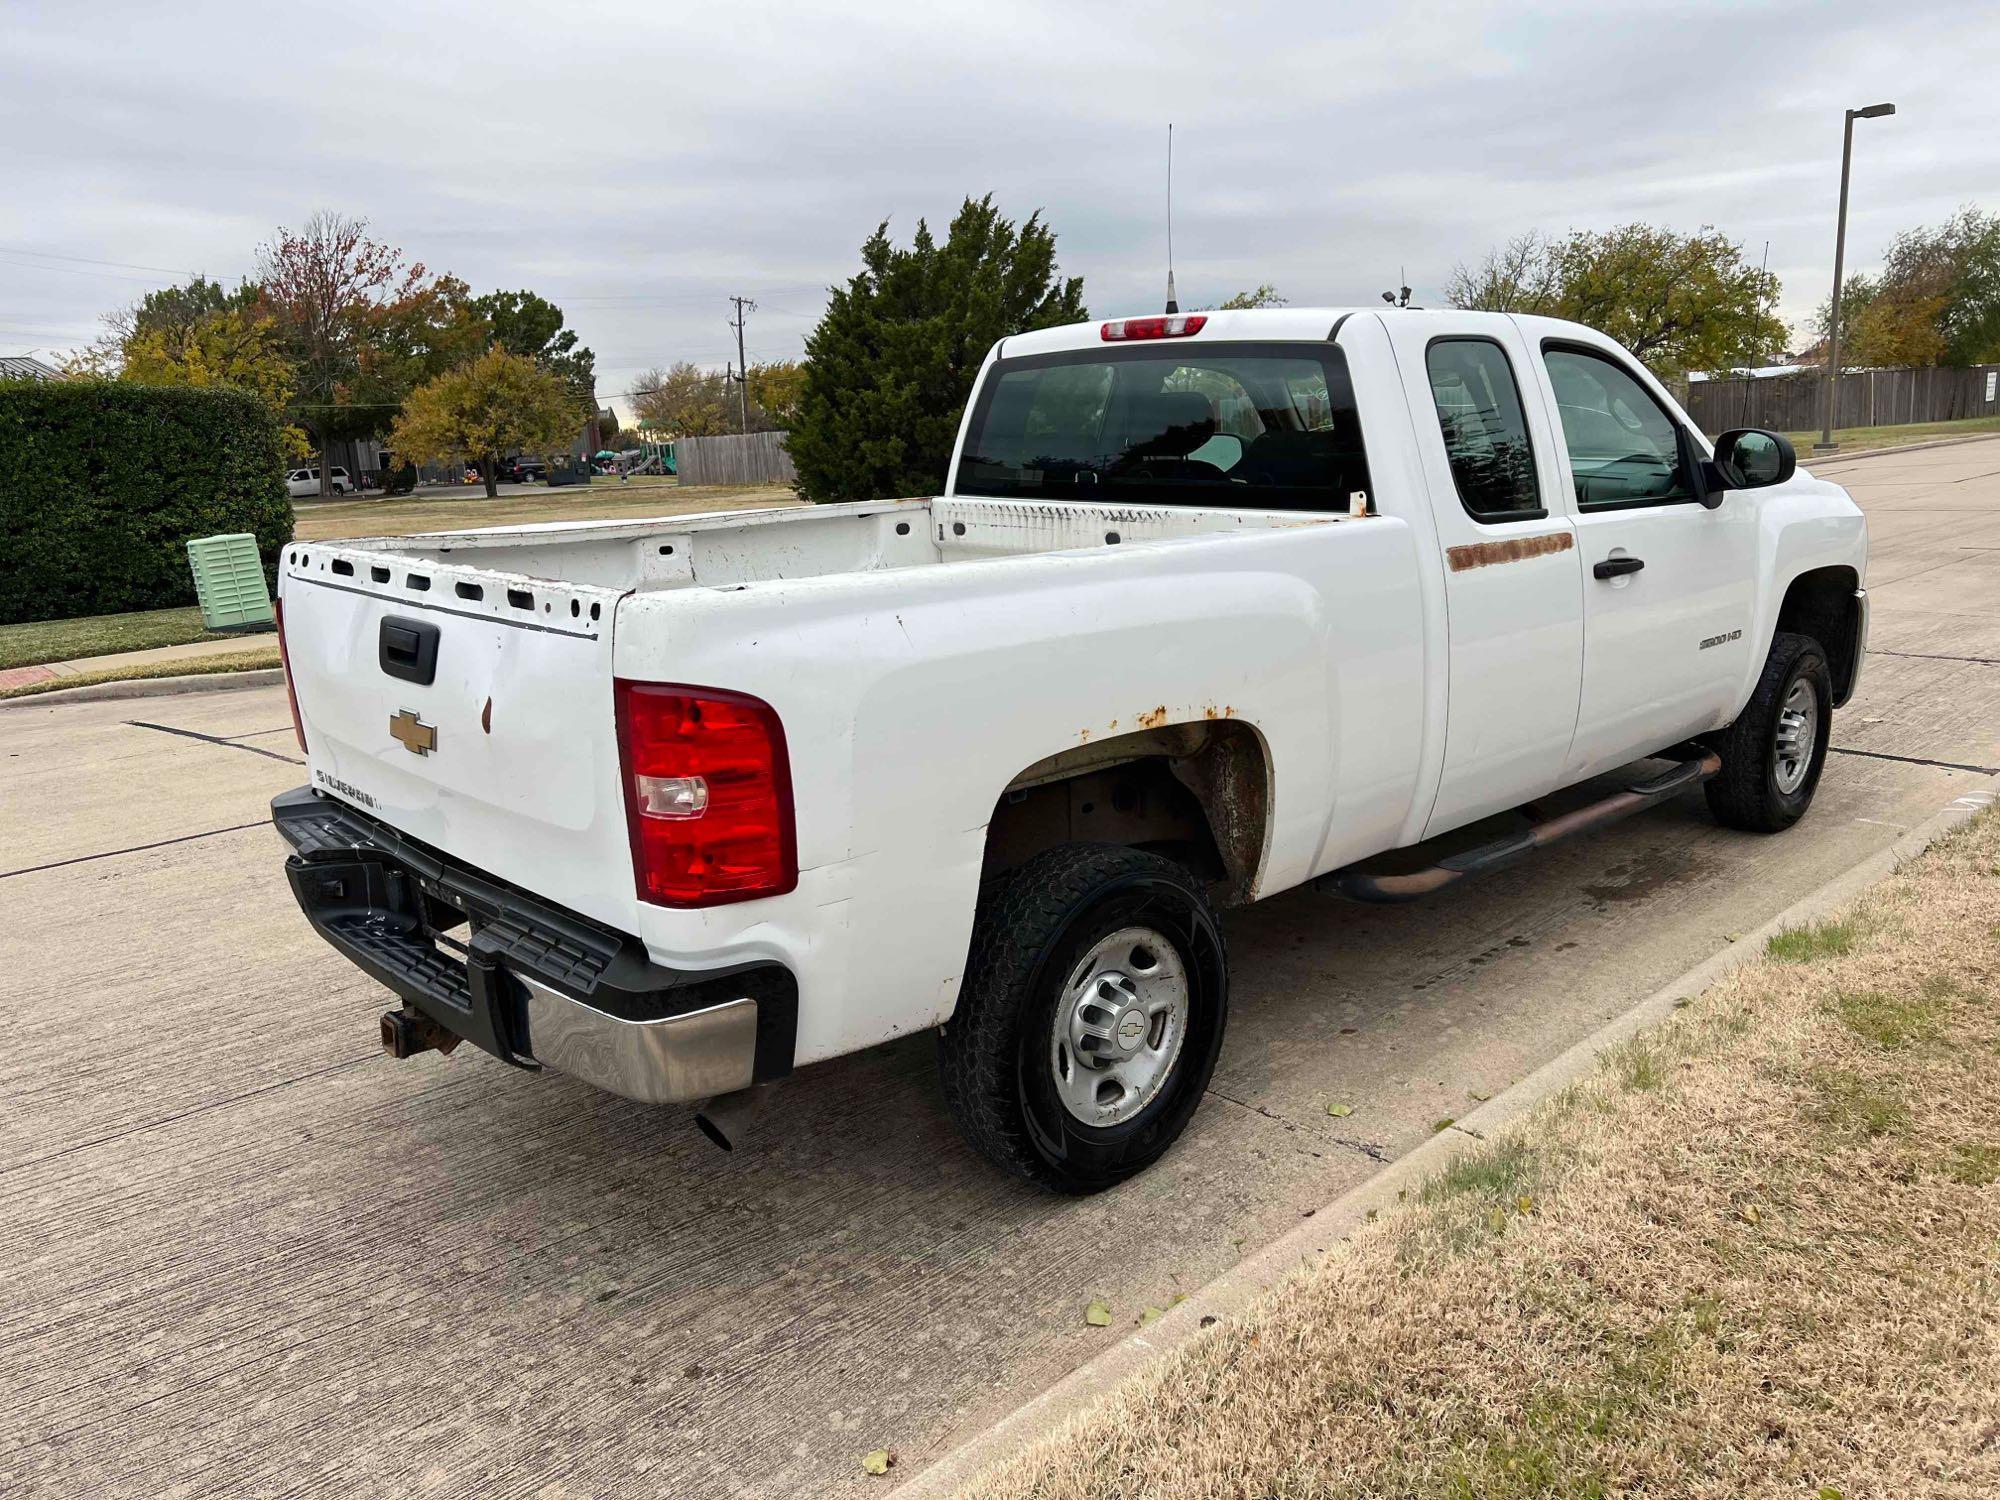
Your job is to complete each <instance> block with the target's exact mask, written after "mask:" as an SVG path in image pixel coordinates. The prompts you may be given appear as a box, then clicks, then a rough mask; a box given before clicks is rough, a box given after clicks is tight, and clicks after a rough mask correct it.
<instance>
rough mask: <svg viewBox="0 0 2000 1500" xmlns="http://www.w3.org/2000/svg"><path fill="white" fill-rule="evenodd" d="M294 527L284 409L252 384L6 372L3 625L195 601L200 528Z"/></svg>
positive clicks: (0, 462) (261, 538)
mask: <svg viewBox="0 0 2000 1500" xmlns="http://www.w3.org/2000/svg"><path fill="white" fill-rule="evenodd" d="M233 531H248V532H251V533H253V534H254V535H255V536H256V538H257V550H258V552H259V553H260V554H261V555H262V556H263V559H264V566H265V569H266V571H267V573H268V572H270V571H271V570H273V569H274V568H275V567H276V565H277V555H278V550H279V549H280V548H281V547H283V546H284V545H285V543H286V542H288V541H290V540H291V537H292V503H291V500H290V498H289V497H288V496H287V495H286V493H285V483H284V454H283V449H282V447H281V446H280V439H279V426H278V419H277V416H276V415H275V414H274V413H273V412H272V411H271V409H270V408H269V407H268V406H266V405H265V404H264V403H263V402H261V401H259V400H257V398H255V397H254V396H251V395H249V394H247V393H245V392H242V391H237V390H232V389H228V388H223V387H213V386H211V387H171V388H170V387H164V386H146V385H135V384H131V383H129V382H123V381H96V380H62V381H43V382H36V381H19V382H11V381H10V382H4V383H0V624H13V623H16V622H19V621H23V620H60V619H68V618H70V617H72V616H76V615H97V614H111V613H115V612H118V611H122V610H136V609H162V608H165V607H167V606H170V605H176V604H192V603H194V578H193V575H192V574H191V573H190V572H189V570H188V558H187V543H188V541H189V539H190V538H193V537H199V536H214V535H216V534H218V533H221V532H233Z"/></svg>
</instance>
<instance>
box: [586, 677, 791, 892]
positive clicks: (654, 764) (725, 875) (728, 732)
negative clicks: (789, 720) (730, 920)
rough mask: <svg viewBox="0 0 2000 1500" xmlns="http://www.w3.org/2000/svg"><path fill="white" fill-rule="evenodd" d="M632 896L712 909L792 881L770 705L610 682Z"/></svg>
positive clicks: (787, 812)
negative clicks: (635, 885) (628, 834)
mask: <svg viewBox="0 0 2000 1500" xmlns="http://www.w3.org/2000/svg"><path fill="white" fill-rule="evenodd" d="M612 699H613V703H614V706H615V708H616V711H617V715H618V754H619V760H620V764H621V767H622V769H623V772H624V777H625V817H626V821H627V823H628V824H629V825H630V828H631V833H632V872H633V875H634V876H635V877H636V879H637V882H638V888H639V899H640V900H641V901H650V902H652V903H653V904H654V905H656V906H717V905H720V904H721V903H722V902H725V901H747V900H749V899H750V898H751V897H753V896H778V895H782V894H784V893H785V892H786V891H789V890H791V889H792V888H793V887H795V886H796V885H797V884H798V883H799V860H798V849H797V845H796V843H795V839H794V832H793V820H792V773H791V763H790V761H789V760H788V759H787V758H786V755H785V731H784V726H782V725H781V724H780V723H779V722H778V716H777V714H776V713H774V712H773V711H772V709H771V706H770V705H769V704H768V703H764V702H762V701H760V700H759V699H756V698H751V697H748V696H746V695H745V694H742V693H724V692H718V691H716V690H715V689H713V688H691V687H675V686H671V685H668V684H665V683H653V682H626V681H625V680H623V679H622V678H621V679H618V680H616V681H614V682H613V683H612Z"/></svg>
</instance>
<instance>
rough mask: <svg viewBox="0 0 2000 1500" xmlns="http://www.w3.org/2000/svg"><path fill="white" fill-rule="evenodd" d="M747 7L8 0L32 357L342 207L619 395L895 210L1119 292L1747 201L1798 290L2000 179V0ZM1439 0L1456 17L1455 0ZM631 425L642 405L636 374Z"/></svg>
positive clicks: (1330, 291) (1397, 255) (789, 305)
mask: <svg viewBox="0 0 2000 1500" xmlns="http://www.w3.org/2000/svg"><path fill="white" fill-rule="evenodd" d="M1396 9H1397V8H1396V7H1393V6H1386V5H1382V4H1366V5H1352V4H1346V3H1329V0H1317V3H1313V0H1304V3H1296V4H1273V5H1257V4H1251V3H1247V0H1234V3H1230V4H1226V5H1225V4H1214V3H1207V4H1186V3H1181V0H1155V3H1152V4H1148V5H1145V6H1123V5H1119V6H1112V5H1094V4H1088V3H1084V0H1070V3H1051V4H1035V3H1001V4H988V5H984V6H978V7H964V8H962V9H961V8H960V7H957V6H953V5H950V4H936V3H932V4H924V5H916V4H908V3H896V4H887V3H877V4H867V3H863V4H858V5H857V4H854V3H851V0H843V3H838V4H833V3H829V4H776V5H764V4H755V3H742V4H722V5H715V4H708V5H703V6H699V7H693V6H677V5H673V4H661V3H657V0H654V3H648V4H628V3H625V0H595V3H592V4H589V5H584V6H574V5H567V4H554V3H549V0H540V3H535V4H529V3H525V0H486V3H483V4H479V5H477V6H474V5H471V4H463V5H434V4H425V3H421V0H397V3H381V0H342V3H340V4H337V5H302V4H294V3H280V4H271V3H269V0H264V3H255V4H203V3H199V0H191V3H186V4H174V5H161V4H159V3H158V0H142V3H135V4H126V3H99V0H0V28H4V29H0V35H4V38H5V41H4V44H3V45H0V140H4V141H5V143H6V146H5V150H4V154H0V353H10V354H12V353H26V352H29V351H31V350H41V351H44V352H47V351H61V350H64V349H67V348H69V347H71V346H74V345H77V344H80V343H84V342H87V341H88V340H89V339H90V338H91V337H92V336H94V334H95V333H96V332H97V320H98V317H99V315H100V314H101V313H103V312H104V311H105V310H106V309H108V308H111V307H113V306H116V305H119V304H122V303H127V302H130V301H133V300H135V299H136V298H138V297H139V296H141V295H142V294H143V293H144V292H145V291H146V290H147V289H148V288H149V287H154V286H160V285H165V284H168V283H170V282H172V281H175V280H179V279H185V277H186V275H187V274H188V273H191V272H195V271H200V272H205V273H206V274H208V275H210V276H212V277H216V278H219V279H221V280H224V281H226V282H231V283H233V282H234V281H235V280H236V279H237V278H238V277H240V276H242V275H243V274H245V273H246V272H248V271H249V270H250V269H251V268H252V265H253V263H254V261H255V258H256V249H257V246H258V244H259V243H260V242H261V241H263V240H265V239H267V238H269V237H270V235H271V232H272V230H273V229H274V227H275V226H277V225H281V224H294V225H295V224H298V223H300V222H302V221H303V220H304V219H305V218H306V217H307V216H308V215H309V214H311V213H312V212H313V211H314V210H315V209H320V208H328V209H334V210H337V211H339V212H342V213H346V214H351V215H354V216H356V217H364V218H366V219H368V220H369V221H370V224H371V227H372V230H373V232H374V233H375V235H376V236H377V237H379V238H381V239H383V240H385V241H387V242H389V243H391V244H394V245H397V246H400V247H401V248H402V249H403V250H404V251H405V252H406V253H407V254H409V255H410V256H411V257H412V258H414V259H417V260H421V261H423V262H424V263H425V264H426V265H427V266H429V267H430V268H431V269H432V270H434V271H450V272H451V273H453V274H455V275H457V276H460V277H462V278H464V279H465V280H466V281H468V282H469V283H471V285H472V286H473V288H474V290H475V291H486V290H490V289H492V288H495V287H521V286H525V287H530V288H533V289H534V290H535V291H538V292H541V293H542V294H544V295H545V296H548V297H550V298H551V299H553V300H555V301H556V302H558V303H559V304H560V305H561V306H562V307H563V308H564V309H565V310H566V311H567V312H568V314H569V319H570V323H571V325H572V326H574V327H575V328H576V329H577V330H578V332H579V333H580V334H581V336H582V338H583V340H584V342H586V343H587V344H589V345H590V346H591V347H592V348H593V349H595V350H596V351H597V357H598V358H597V367H598V372H599V381H598V391H599V395H600V397H601V398H604V399H611V398H614V397H616V396H617V394H618V393H620V392H622V391H624V390H626V389H627V388H628V387H629V386H630V385H631V384H632V380H633V377H634V376H635V375H636V374H637V373H638V372H639V371H640V370H642V369H644V368H646V367H647V366H649V365H654V364H661V365H664V364H668V363H670V362H672V361H674V360H676V359H691V360H694V361H696V362H698V363H702V364H711V365H720V364H721V363H722V361H723V360H724V359H725V357H727V356H730V355H732V354H733V352H734V346H733V343H732V337H733V336H732V335H731V334H730V333H729V331H728V329H727V328H726V326H725V323H726V320H727V318H728V315H729V308H728V304H727V302H726V301H725V298H726V297H727V296H728V295H729V294H730V293H732V292H740V293H744V294H747V295H750V296H752V297H755V298H756V300H757V302H758V304H759V306H758V310H757V312H756V313H755V314H753V315H752V317H751V320H750V325H749V335H748V344H749V350H750V355H751V358H752V359H759V358H763V359H777V358H786V357H791V356H796V355H797V354H798V353H799V352H800V348H801V340H802V339H803V336H804V335H805V333H806V332H807V330H808V329H810V327H811V326H812V324H813V322H814V321H815V320H816V318H817V315H818V311H819V309H820V307H821V305H822V303H823V301H824V289H825V288H826V287H827V285H829V284H830V283H833V282H836V281H842V280H845V279H846V278H847V277H848V276H849V275H850V274H852V272H853V269H854V267H855V264H856V249H857V247H858V246H859V244H860V242H861V240H862V239H863V238H864V237H865V236H866V235H867V234H868V232H869V231H870V230H871V229H872V228H873V227H874V226H875V224H876V223H877V221H879V220H881V219H883V218H887V219H889V220H890V222H891V225H892V231H893V232H894V233H896V234H897V235H898V236H899V237H904V236H907V234H908V233H909V231H910V230H911V229H913V228H914V227H915V224H916V222H917V220H918V219H919V218H920V217H927V218H929V219H930V221H931V223H932V224H933V226H935V227H941V226H942V224H943V222H944V221H946V220H948V219H949V218H950V216H951V213H952V211H953V209H954V208H955V207H956V206H957V204H958V202H959V200H960V199H961V198H962V197H963V196H964V195H966V194H967V193H974V194H977V193H981V192H986V191H991V192H992V193H994V195H995V196H996V199H997V201H998V202H999V203H1000V205H1001V206H1002V208H1003V209H1004V210H1005V211H1006V212H1007V213H1009V214H1010V215H1011V216H1017V217H1018V216H1025V215H1026V214H1028V213H1029V212H1031V211H1033V210H1035V209H1037V208H1039V209H1042V210H1043V211H1044V213H1045V215H1046V217H1047V218H1048V219H1049V221H1050V222H1051V223H1052V224H1053V225H1054V227H1055V229H1056V231H1057V233H1058V235H1059V238H1060V252H1061V260H1062V265H1063V269H1064V271H1065V272H1067V273H1070V274H1080V275H1082V276H1083V277H1084V285H1085V295H1086V298H1087V300H1088V302H1089V305H1090V308H1091V310H1092V312H1093V313H1096V314H1099V315H1105V314H1112V313H1121V312H1133V311H1152V310H1155V308H1156V305H1157V304H1158V302H1159V300H1160V297H1161V295H1162V284H1163V281H1164V275H1165V253H1166V236H1165V230H1164V214H1163V208H1164V204H1163V183H1164V147H1165V130H1166V124H1167V122H1168V121H1169V120H1172V121H1173V122H1174V123H1175V167H1176V172H1175V176H1176V182H1175V248H1176V251H1177V254H1178V258H1179V267H1178V270H1179V281H1180V290H1181V300H1182V302H1183V304H1185V305H1200V304H1202V303H1208V302H1214V301H1217V300H1220V299H1221V298H1223V297H1225V296H1227V295H1229V294H1230V293H1231V292H1234V291H1238V290H1240V289H1243V288H1246V287H1250V286H1254V285H1255V284H1257V283H1258V282H1260V281H1269V282H1273V283H1275V284H1276V285H1277V287H1278V289H1279V291H1280V292H1282V293H1283V294H1284V295H1285V296H1287V297H1289V298H1290V299H1291V300H1292V301H1293V302H1294V303H1295V304H1306V303H1322V302H1324V303H1341V302H1355V301H1367V302H1373V301H1374V300H1375V299H1376V298H1377V296H1378V294H1379V293H1380V291H1381V290H1382V289H1383V288H1385V287H1390V286H1393V285H1395V283H1396V279H1397V275H1398V272H1399V269H1400V270H1403V271H1405V272H1406V274H1407V276H1408V278H1409V282H1410V284H1411V286H1413V287H1414V288H1415V289H1416V293H1417V300H1419V301H1423V300H1437V299H1439V295H1440V290H1441V286H1442V283H1443V280H1444V278H1445V277H1446V276H1447V275H1448V274H1449V272H1450V270H1451V268H1452V266H1453V264H1454V263H1455V262H1458V261H1462V260H1463V261H1471V260H1476V259H1477V258H1478V257H1479V256H1480V255H1481V253H1482V252H1484V251H1485V250H1486V249H1487V248H1488V247H1489V246H1490V245H1492V244H1494V243H1496V242H1498V241H1501V240H1504V239H1506V238H1507V237H1508V236H1510V235H1513V234H1517V233H1519V232H1521V231H1523V230H1528V229H1542V230H1547V231H1552V232H1557V231H1561V230H1564V229H1567V228H1571V227H1575V228H1592V229H1596V228H1604V227H1607V226H1609V225H1612V224H1616V223H1621V222H1625V221H1629V220H1634V219H1644V220H1647V221H1650V222H1653V223H1658V224H1666V225H1671V226H1673V227H1674V228H1677V229H1682V230H1691V229H1695V228H1697V227H1699V226H1700V225H1702V224H1704V223H1712V224H1714V225H1716V226H1718V227H1719V228H1721V229H1722V230H1724V231H1725V232H1727V233H1728V234H1729V235H1731V236H1732V237H1734V238H1736V239H1738V240H1740V241H1741V242H1742V243H1743V245H1744V248H1745V253H1746V254H1747V256H1748V257H1749V258H1750V259H1751V260H1753V261H1755V260H1758V259H1760V258H1761V257H1762V256H1763V255H1764V253H1765V250H1764V247H1765V243H1766V241H1768V242H1769V245H1770V251H1769V253H1770V265H1771V269H1772V270H1774V271H1776V272H1777V273H1778V274H1779V275H1780V276H1782V277H1783V278H1784V284H1785V292H1784V303H1783V309H1782V310H1783V312H1784V313H1785V315H1786V316H1788V317H1791V318H1794V319H1799V318H1804V317H1806V316H1808V315H1809V314H1810V312H1811V310H1812V308H1813V307H1814V306H1815V305H1816V304H1817V303H1818V302H1819V301H1820V300H1821V299H1822V298H1823V297H1824V296H1825V295H1826V292H1827V289H1828V284H1829V281H1830V278H1831V276H1832V257H1833V220H1834V206H1835V199H1836V194H1837V189H1838V185H1839V160H1840V125H1841V110H1842V108H1843V107H1846V106H1858V105H1863V104H1870V103H1874V102H1876V101H1877V100H1885V99H1886V100H1893V101H1894V102H1895V103H1896V105H1897V106H1898V110H1899V113H1898V115H1897V116H1896V117H1895V118H1894V119H1888V120H1873V121H1863V122H1861V123H1860V124H1859V125H1858V126H1857V130H1856V134H1857V142H1856V151H1855V156H1856V162H1855V172H1854V190H1853V204H1852V208H1851V211H1850V223H1849V248H1848V263H1849V265H1850V267H1854V268H1859V269H1866V268H1868V267H1870V266H1871V265H1873V264H1874V263H1875V262H1876V261H1877V259H1878V258H1879V256H1880V254H1881V251H1882V249H1883V247H1884V246H1885V245H1886V243H1887V242H1888V240H1889V239H1890V237H1891V236H1892V235H1894V233H1895V232H1896V231H1897V230H1898V229H1901V228H1904V227H1906V226H1909V225H1913V224H1919V223H1926V222H1935V221H1937V220H1939V219H1941V218H1943V217H1945V216H1946V215H1948V214H1949V213H1950V212H1951V211H1952V210H1953V209H1954V208H1956V207H1957V206H1958V205H1960V204H1962V203H1967V202H1980V203H1983V204H1984V205H1985V206H1986V207H1988V208H2000V98H1996V90H1995V87H1994V80H1995V79H1996V78H2000V4H1996V3H1994V0H1957V3H1952V4H1942V3H1927V0H1814V3H1774V4H1767V5H1756V4H1749V3H1723V0H1716V3H1708V4H1684V5H1674V4H1666V3H1657V0H1655V3H1646V4H1621V3H1616V0H1595V3H1589V4H1438V5H1426V6H1423V7H1421V13H1420V14H1414V15H1409V16H1403V15H1396V14H1395V13H1394V12H1395V10H1396ZM1411 9H1412V10H1417V9H1418V8H1417V7H1412V8H1411ZM619 405H620V407H621V410H626V411H629V407H628V406H627V405H626V404H625V403H623V402H621V403H619Z"/></svg>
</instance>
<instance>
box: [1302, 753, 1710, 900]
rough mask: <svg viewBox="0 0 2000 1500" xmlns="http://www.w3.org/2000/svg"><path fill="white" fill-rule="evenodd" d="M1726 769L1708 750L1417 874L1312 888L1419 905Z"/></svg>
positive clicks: (1360, 876)
mask: <svg viewBox="0 0 2000 1500" xmlns="http://www.w3.org/2000/svg"><path fill="white" fill-rule="evenodd" d="M1721 769H1722V757H1721V756H1720V755H1717V754H1716V753H1715V752H1714V751H1713V750H1704V751H1702V752H1701V753H1700V754H1699V755H1698V756H1696V757H1695V758H1694V759H1692V760H1685V761H1682V762H1681V763H1680V764H1679V765H1678V766H1676V767H1674V769H1673V770H1671V771H1666V772H1662V773H1661V774H1660V775H1658V776H1655V777H1653V778H1651V779H1650V780H1647V781H1641V782H1636V783H1634V784H1633V785H1631V786H1628V787H1627V788H1625V790H1624V791H1622V792H1613V793H1612V794H1611V795H1610V796H1609V797H1605V798H1603V799H1602V800H1600V801H1597V802H1593V803H1591V804H1590V805H1589V806H1587V807H1579V808H1578V809H1576V811H1575V812H1566V813H1563V814H1561V815H1560V816H1559V817H1554V818H1549V819H1547V820H1545V821H1543V822H1540V823H1534V824H1531V825H1530V826H1528V827H1527V828H1524V829H1522V830H1521V831H1520V832H1519V833H1514V834H1509V835H1508V836H1507V837H1506V838H1503V839H1495V840H1494V841H1493V842H1492V843H1490V844H1481V845H1480V846H1479V847H1478V848H1477V849H1468V850H1466V851H1465V852H1464V853H1463V854H1454V855H1452V856H1451V857H1450V858H1449V859H1441V860H1439V861H1438V862H1437V863H1436V864H1434V865H1432V866H1430V868H1428V869H1424V870H1412V871H1410V872H1409V873H1408V874H1406V875H1371V874H1369V873H1368V872H1367V871H1365V870H1361V869H1357V868H1356V867H1355V866H1353V865H1349V866H1347V867H1346V868H1344V869H1339V870H1331V871H1329V872H1327V873H1326V874H1324V875H1322V876H1320V877H1319V879H1317V880H1315V881H1314V882H1313V884H1314V886H1315V887H1316V888H1318V889H1319V890H1323V891H1337V892H1338V893H1339V894H1341V895H1343V896H1347V897H1350V898H1351V899H1353V900H1355V901H1373V902H1399V901H1414V900H1416V899H1417V898H1418V897H1419V896H1428V895H1430V894H1431V892H1433V891H1441V890H1443V889H1444V888H1445V887H1446V886H1448V885H1456V884H1457V883H1458V882H1459V881H1461V880H1463V879H1465V877H1466V876H1468V875H1484V874H1486V873H1487V872H1488V871H1490V870H1504V869H1505V868H1507V866H1509V865H1511V864H1514V863H1516V862H1517V861H1519V860H1521V859H1525V858H1526V857H1527V856H1528V855H1530V854H1532V853H1534V852H1535V851H1536V850H1537V849H1546V848H1547V847H1548V846H1549V845H1551V844H1554V843H1560V842H1561V841H1562V840H1563V839H1566V838H1568V837H1569V836H1570V835H1571V834H1573V833H1582V832H1584V831H1585V830H1586V829H1591V828H1602V827H1604V826H1605V825H1606V824H1610V823H1616V822H1617V821H1618V820H1619V819H1620V818H1627V817H1630V816H1631V815H1632V814H1633V813H1635V812H1640V811H1643V810H1644V809H1646V808H1648V807H1653V806H1655V805H1657V804H1659V803H1661V802H1665V801H1666V800H1667V799H1668V798H1670V797H1674V796H1677V795H1679V794H1680V793H1681V792H1684V791H1686V790H1687V789H1688V788H1689V787H1691V786H1699V785H1700V784H1701V783H1702V782H1704V781H1706V780H1708V779H1709V777H1711V776H1713V775H1714V774H1715V773H1716V772H1717V771H1720V770H1721Z"/></svg>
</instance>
